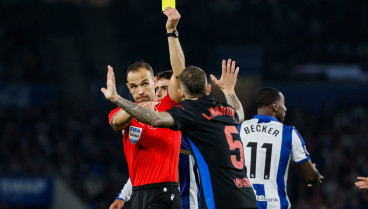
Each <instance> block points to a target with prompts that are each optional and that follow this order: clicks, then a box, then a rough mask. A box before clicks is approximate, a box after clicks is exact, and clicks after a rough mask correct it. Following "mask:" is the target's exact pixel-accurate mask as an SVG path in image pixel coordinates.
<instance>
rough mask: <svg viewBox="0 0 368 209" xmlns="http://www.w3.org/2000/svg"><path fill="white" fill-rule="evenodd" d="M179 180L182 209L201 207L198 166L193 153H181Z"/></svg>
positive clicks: (198, 208) (197, 208)
mask: <svg viewBox="0 0 368 209" xmlns="http://www.w3.org/2000/svg"><path fill="white" fill-rule="evenodd" d="M179 182H180V194H181V198H182V203H181V204H182V209H200V208H201V207H200V201H199V198H200V192H199V187H198V185H199V184H198V167H197V164H196V163H195V160H194V157H193V156H192V155H186V154H180V155H179Z"/></svg>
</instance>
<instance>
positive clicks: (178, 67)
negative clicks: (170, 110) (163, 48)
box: [164, 7, 185, 103]
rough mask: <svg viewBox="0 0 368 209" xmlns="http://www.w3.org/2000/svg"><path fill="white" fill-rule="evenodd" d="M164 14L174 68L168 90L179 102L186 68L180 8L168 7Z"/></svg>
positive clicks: (172, 66)
mask: <svg viewBox="0 0 368 209" xmlns="http://www.w3.org/2000/svg"><path fill="white" fill-rule="evenodd" d="M164 14H165V15H166V16H167V22H166V36H167V40H168V43H169V52H170V63H171V68H172V70H173V75H172V77H171V79H170V84H169V88H168V91H169V95H170V97H171V99H172V100H174V101H176V102H178V103H179V102H181V97H180V95H179V93H178V89H179V88H180V82H179V75H180V73H181V72H182V71H183V70H184V68H185V57H184V52H183V50H182V48H181V45H180V42H179V32H178V30H177V25H178V23H179V20H180V18H181V15H180V14H179V12H178V10H176V9H174V8H172V7H167V8H166V9H165V10H164Z"/></svg>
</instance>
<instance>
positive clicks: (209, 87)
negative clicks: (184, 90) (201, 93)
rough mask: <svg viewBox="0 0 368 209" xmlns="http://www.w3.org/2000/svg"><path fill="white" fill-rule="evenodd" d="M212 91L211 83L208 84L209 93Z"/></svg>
mask: <svg viewBox="0 0 368 209" xmlns="http://www.w3.org/2000/svg"><path fill="white" fill-rule="evenodd" d="M209 93H211V84H207V94H209Z"/></svg>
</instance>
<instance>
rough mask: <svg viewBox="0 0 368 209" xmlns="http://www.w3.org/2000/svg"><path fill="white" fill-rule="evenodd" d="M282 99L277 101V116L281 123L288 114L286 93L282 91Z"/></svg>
mask: <svg viewBox="0 0 368 209" xmlns="http://www.w3.org/2000/svg"><path fill="white" fill-rule="evenodd" d="M279 94H280V97H281V98H280V100H279V101H276V104H277V112H276V118H277V120H279V121H280V122H281V123H283V122H284V120H285V115H286V111H287V109H286V106H285V98H284V95H283V94H282V93H281V92H280V93H279Z"/></svg>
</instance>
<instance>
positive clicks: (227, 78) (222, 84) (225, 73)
mask: <svg viewBox="0 0 368 209" xmlns="http://www.w3.org/2000/svg"><path fill="white" fill-rule="evenodd" d="M238 72H239V67H237V68H236V69H235V61H233V62H231V59H228V60H227V63H226V61H225V60H222V74H221V78H220V80H217V79H216V77H215V76H214V75H212V74H211V75H210V77H211V79H212V81H213V82H214V83H215V85H216V86H217V87H218V88H220V89H221V91H222V92H223V93H224V94H225V98H226V102H227V103H228V104H229V105H231V106H232V107H233V108H234V109H235V110H236V112H237V113H238V115H239V123H242V122H243V121H244V110H243V106H242V104H241V103H240V101H239V99H238V97H237V96H236V94H235V90H234V88H235V84H236V80H237V77H238Z"/></svg>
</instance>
